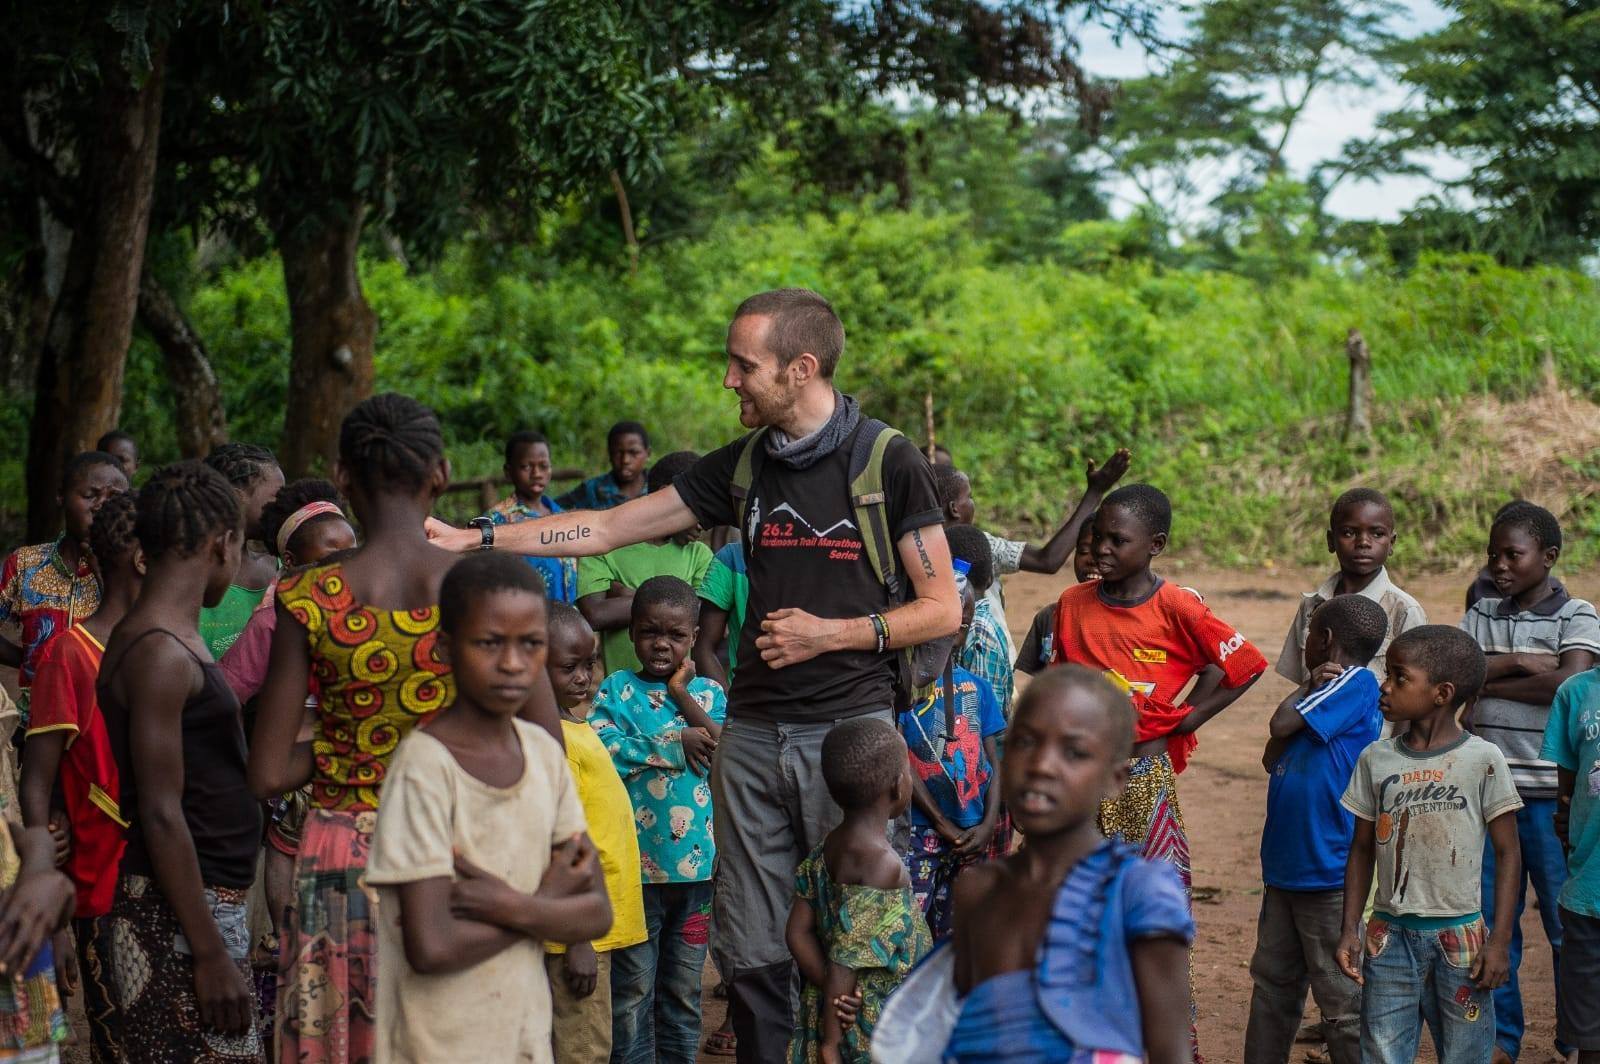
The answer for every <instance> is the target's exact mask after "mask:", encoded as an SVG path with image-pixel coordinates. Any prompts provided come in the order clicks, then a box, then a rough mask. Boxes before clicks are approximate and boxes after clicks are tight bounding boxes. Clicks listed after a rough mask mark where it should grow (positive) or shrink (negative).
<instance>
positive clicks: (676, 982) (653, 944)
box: [611, 882, 711, 1064]
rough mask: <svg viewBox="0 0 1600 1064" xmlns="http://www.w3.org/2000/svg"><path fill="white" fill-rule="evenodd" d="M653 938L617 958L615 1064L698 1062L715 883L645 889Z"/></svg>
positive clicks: (647, 920) (646, 913)
mask: <svg viewBox="0 0 1600 1064" xmlns="http://www.w3.org/2000/svg"><path fill="white" fill-rule="evenodd" d="M644 923H645V929H646V930H647V931H649V933H650V937H649V938H647V939H645V940H644V941H643V942H641V943H639V944H638V945H637V946H629V947H628V948H627V949H619V950H614V951H613V952H612V954H611V1064H655V1062H656V1061H658V1060H659V1061H667V1062H671V1064H694V1059H695V1056H696V1054H697V1053H698V1052H699V1049H700V980H701V973H702V972H703V971H704V969H705V966H706V942H707V936H708V934H709V932H710V929H711V884H710V883H709V882H705V883H646V884H645V885H644Z"/></svg>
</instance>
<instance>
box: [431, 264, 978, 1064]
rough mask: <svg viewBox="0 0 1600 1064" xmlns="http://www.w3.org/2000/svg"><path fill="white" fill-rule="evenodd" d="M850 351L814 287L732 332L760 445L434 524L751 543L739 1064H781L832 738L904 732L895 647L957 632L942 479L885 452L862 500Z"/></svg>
mask: <svg viewBox="0 0 1600 1064" xmlns="http://www.w3.org/2000/svg"><path fill="white" fill-rule="evenodd" d="M843 351H844V326H843V325H842V324H841V323H840V321H839V318H838V316H837V315H836V314H835V313H834V310H833V307H832V306H831V305H829V303H828V301H827V300H825V299H823V298H822V297H821V296H819V295H817V294H816V293H815V292H810V291H807V290H805V289H797V288H785V289H778V290H776V291H771V292H763V293H760V294H759V295H755V296H751V297H750V298H749V299H747V300H745V301H744V302H743V303H742V304H740V306H739V308H738V310H737V311H736V312H735V313H734V317H733V323H732V324H731V325H730V326H729V327H728V340H727V354H728V369H727V372H726V373H725V374H724V376H723V381H722V383H723V386H724V387H725V388H729V389H732V390H733V391H734V392H735V393H736V394H737V395H738V396H739V420H740V422H741V423H742V424H743V425H744V426H745V427H747V428H750V429H754V430H756V431H755V432H752V433H751V434H749V435H747V436H745V437H742V438H741V439H739V440H736V441H734V442H733V443H730V444H728V445H727V446H725V447H722V448H720V449H718V450H716V451H713V452H711V453H710V454H708V455H706V456H705V457H704V458H702V459H701V460H700V461H699V462H698V463H696V464H695V465H694V466H693V467H692V468H691V469H690V470H688V471H687V472H685V473H683V474H681V475H680V476H679V477H678V478H677V479H676V481H675V482H674V483H673V485H672V487H670V488H667V489H666V490H663V491H661V492H659V493H657V492H652V493H650V494H648V495H645V496H643V497H641V498H638V499H635V500H633V501H631V502H627V503H624V504H623V505H622V506H619V507H617V508H615V509H612V510H607V511H604V512H590V511H577V512H572V513H565V514H557V515H555V516H553V517H547V518H544V519H543V520H540V521H530V522H526V523H524V524H520V525H503V526H500V527H498V528H496V527H493V526H488V527H482V526H480V527H479V528H478V529H477V530H465V531H462V530H456V529H448V528H445V527H443V526H440V525H437V524H435V525H432V526H431V534H432V535H433V536H434V537H435V539H436V540H437V542H439V543H440V545H442V546H447V547H451V548H454V549H457V550H470V549H472V548H474V547H485V548H487V547H494V548H497V549H501V550H508V551H514V552H516V553H519V554H530V555H545V554H566V555H574V554H579V555H590V554H601V553H604V552H606V551H609V550H613V549H615V548H617V547H619V546H622V545H624V544H627V543H636V542H639V541H640V540H644V539H649V538H652V537H658V536H666V535H671V534H672V533H674V532H679V531H682V530H684V529H689V528H693V527H695V526H696V525H699V526H701V527H706V528H710V527H714V526H718V525H735V526H737V527H738V528H739V530H740V534H741V535H742V536H743V537H744V549H745V552H746V558H747V563H748V572H749V579H750V600H749V606H748V609H747V610H746V613H745V620H744V626H743V629H742V631H741V632H740V633H739V634H738V636H737V638H738V643H737V651H736V660H737V661H738V662H739V671H738V683H736V684H735V685H734V687H733V690H732V692H731V693H730V698H729V705H728V719H727V724H726V726H725V727H724V728H723V730H722V736H721V739H720V741H719V743H718V746H717V751H716V758H715V763H714V767H713V770H712V794H713V806H714V809H715V811H716V817H715V825H716V845H717V850H718V869H717V875H716V885H715V893H714V913H715V920H716V927H717V939H718V941H717V954H718V958H719V963H720V962H726V964H727V965H728V969H729V970H727V971H725V972H724V973H723V975H724V977H725V978H726V979H727V981H728V983H729V1008H730V1010H731V1011H732V1014H733V1018H734V1030H735V1033H736V1034H737V1036H738V1044H739V1053H738V1055H739V1059H740V1060H741V1061H763V1062H766V1061H774V1062H775V1061H782V1060H785V1059H787V1048H788V1042H789V1036H790V1034H791V1032H792V1030H793V1018H792V1015H791V985H792V981H793V961H792V959H791V958H790V956H789V951H788V949H787V947H786V946H785V944H784V923H785V921H786V919H787V917H788V913H789V903H790V900H791V896H792V895H793V892H794V871H795V868H796V867H797V866H798V865H799V864H800V862H801V861H802V860H803V859H804V858H805V857H806V855H807V854H808V853H810V852H811V850H812V849H813V848H814V847H815V846H816V845H818V844H819V843H820V842H821V841H822V838H823V836H825V835H826V834H827V833H828V832H829V831H830V830H831V829H832V828H833V827H834V826H835V825H837V824H838V823H839V821H840V818H841V815H840V812H839V809H838V807H837V806H835V805H834V804H833V802H832V800H831V799H830V798H829V797H828V792H827V788H826V786H825V785H824V782H823V779H822V772H821V750H822V740H823V737H824V736H825V735H826V734H827V733H828V731H829V729H831V728H832V727H833V725H834V724H836V723H837V722H839V721H841V720H845V719H849V718H853V717H859V716H867V715H875V716H879V717H880V718H881V719H882V720H884V721H885V722H887V723H889V724H891V725H892V724H893V723H894V719H895V718H894V708H895V706H894V703H895V678H896V664H895V654H894V653H893V651H894V650H895V649H896V648H901V647H908V646H914V645H917V644H920V643H923V642H926V641H929V640H932V639H937V638H940V637H943V636H948V635H951V634H952V633H954V632H955V631H956V630H957V628H959V626H960V623H961V600H960V596H959V595H958V593H957V591H956V584H955V577H954V573H953V572H952V569H951V565H950V551H949V548H948V546H947V545H946V543H945V538H944V531H943V529H942V527H941V524H940V522H941V520H942V513H941V510H940V506H939V500H938V496H937V494H936V492H935V489H934V483H933V475H932V471H931V469H930V467H929V466H928V463H927V462H926V461H925V460H924V459H923V458H922V456H921V455H920V454H919V453H918V452H917V449H916V447H915V445H913V444H912V443H911V442H910V441H908V440H906V439H905V438H903V437H901V436H899V435H897V434H896V435H893V436H891V437H889V438H888V439H887V441H886V442H887V446H886V447H884V448H883V450H882V457H881V459H880V461H881V470H882V493H881V495H882V497H881V499H863V498H856V497H853V496H852V480H853V479H854V477H855V474H856V473H859V472H860V469H861V458H860V456H859V455H858V454H857V445H858V441H860V440H861V439H862V438H863V436H864V434H866V433H872V434H873V436H872V437H871V438H873V439H876V438H877V434H878V433H880V432H881V431H882V430H883V426H882V425H881V423H877V422H873V421H871V420H869V419H867V418H864V417H863V416H862V414H861V412H860V409H859V408H858V407H857V405H856V402H855V400H854V399H852V398H851V397H850V396H847V395H843V394H841V393H840V392H839V391H838V390H837V389H836V388H835V387H834V386H833V373H834V369H835V368H836V366H837V365H838V362H839V357H840V355H841V354H842V353H843ZM880 442H883V441H880ZM741 459H743V461H741ZM863 504H866V505H876V504H881V505H879V507H878V508H879V509H880V510H881V511H882V517H883V518H884V523H885V527H886V529H887V532H888V536H889V537H890V538H891V539H892V541H893V543H894V545H895V550H894V554H895V555H896V558H895V561H894V564H895V567H896V568H897V570H898V574H899V575H898V580H899V583H900V584H901V586H902V587H903V586H905V585H906V584H909V588H908V589H907V591H906V592H905V593H904V594H903V595H902V596H895V595H893V594H891V592H890V590H889V589H888V588H887V587H886V584H885V582H884V581H883V580H880V578H879V576H878V575H877V573H876V572H875V570H874V567H873V565H872V563H871V561H870V559H869V554H868V551H869V549H870V544H869V543H868V538H869V536H870V535H871V533H870V532H869V531H867V530H863V529H861V528H859V527H858V520H857V518H858V515H859V514H860V513H861V510H860V506H861V505H863Z"/></svg>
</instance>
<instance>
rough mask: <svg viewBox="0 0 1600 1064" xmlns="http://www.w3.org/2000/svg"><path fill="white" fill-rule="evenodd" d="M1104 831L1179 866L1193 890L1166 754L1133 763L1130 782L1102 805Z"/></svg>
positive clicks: (1186, 887)
mask: <svg viewBox="0 0 1600 1064" xmlns="http://www.w3.org/2000/svg"><path fill="white" fill-rule="evenodd" d="M1100 834H1102V835H1104V836H1105V837H1106V838H1108V839H1114V840H1116V841H1118V842H1125V843H1127V844H1128V845H1130V846H1133V847H1135V848H1136V849H1137V850H1138V851H1139V856H1140V857H1148V858H1150V859H1151V860H1153V861H1165V862H1167V863H1168V864H1169V865H1171V866H1172V867H1174V868H1176V869H1177V870H1178V877H1179V878H1180V879H1182V880H1183V889H1184V890H1185V891H1186V892H1191V891H1192V890H1193V884H1192V880H1191V878H1190V869H1189V834H1188V832H1187V831H1185V830H1184V827H1183V810H1182V809H1181V808H1179V806H1178V777H1177V775H1176V774H1175V773H1174V772H1173V771H1172V761H1171V759H1170V758H1169V757H1168V756H1167V755H1166V754H1165V753H1161V754H1157V755H1156V756H1155V757H1136V758H1134V759H1133V760H1132V761H1129V762H1128V785H1127V786H1126V787H1124V788H1123V790H1122V793H1121V794H1120V795H1118V796H1117V797H1115V798H1108V799H1106V800H1105V801H1104V802H1101V803H1100Z"/></svg>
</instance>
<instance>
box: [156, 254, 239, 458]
mask: <svg viewBox="0 0 1600 1064" xmlns="http://www.w3.org/2000/svg"><path fill="white" fill-rule="evenodd" d="M139 322H140V324H142V325H143V326H144V327H145V329H146V331H148V332H149V333H150V335H151V337H152V338H153V339H154V340H155V342H156V346H157V347H159V348H161V354H162V356H163V358H164V360H165V362H166V367H167V378H168V380H169V381H170V382H171V384H172V399H173V408H174V410H175V411H176V412H177V422H178V425H177V428H178V450H179V451H180V452H181V453H182V454H183V456H184V457H185V458H204V457H205V456H206V455H208V454H210V453H211V448H213V447H215V446H217V445H218V444H219V443H226V442H227V440H228V419H227V417H226V416H225V415H224V413H223V409H222V389H221V387H220V386H218V384H217V374H216V372H215V371H214V370H213V369H212V368H211V358H210V356H209V355H207V354H206V345H205V343H204V342H203V341H201V339H200V334H199V333H197V332H195V330H194V326H193V325H191V324H189V319H188V318H186V317H184V314H183V311H182V310H180V309H179V308H178V303H177V301H176V300H175V299H173V298H172V296H171V294H169V293H168V292H167V290H166V289H165V288H163V287H161V283H160V282H159V281H157V280H156V279H155V278H154V277H152V276H151V275H150V273H149V271H146V272H145V274H144V276H143V277H141V278H140V279H139Z"/></svg>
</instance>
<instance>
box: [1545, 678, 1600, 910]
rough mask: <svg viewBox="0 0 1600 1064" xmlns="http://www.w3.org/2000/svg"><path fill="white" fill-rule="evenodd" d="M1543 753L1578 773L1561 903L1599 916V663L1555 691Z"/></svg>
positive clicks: (1569, 824)
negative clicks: (1565, 878) (1569, 847)
mask: <svg viewBox="0 0 1600 1064" xmlns="http://www.w3.org/2000/svg"><path fill="white" fill-rule="evenodd" d="M1540 756H1541V757H1543V758H1544V759H1545V760H1546V761H1554V762H1555V763H1556V765H1557V766H1558V767H1560V768H1564V769H1566V770H1567V771H1568V772H1571V773H1573V774H1574V775H1575V776H1576V777H1577V781H1576V783H1577V785H1576V786H1575V787H1573V789H1572V819H1571V821H1570V822H1569V823H1568V825H1567V841H1568V842H1569V843H1571V845H1572V848H1571V850H1569V851H1568V854H1567V869H1568V875H1567V882H1566V885H1565V886H1563V887H1562V888H1561V899H1560V900H1561V907H1562V908H1564V909H1570V910H1571V911H1573V912H1575V913H1577V914H1578V915H1579V916H1587V917H1590V918H1592V919H1600V668H1595V669H1586V670H1584V671H1583V672H1580V673H1578V674H1577V675H1576V676H1572V677H1569V678H1568V679H1567V681H1566V682H1565V683H1563V684H1562V685H1561V687H1560V688H1559V689H1558V690H1557V691H1556V698H1555V701H1554V702H1552V703H1551V704H1550V723H1549V724H1547V725H1546V726H1545V730H1544V749H1543V750H1542V751H1540Z"/></svg>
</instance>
